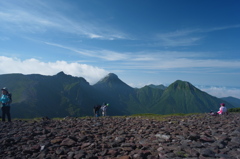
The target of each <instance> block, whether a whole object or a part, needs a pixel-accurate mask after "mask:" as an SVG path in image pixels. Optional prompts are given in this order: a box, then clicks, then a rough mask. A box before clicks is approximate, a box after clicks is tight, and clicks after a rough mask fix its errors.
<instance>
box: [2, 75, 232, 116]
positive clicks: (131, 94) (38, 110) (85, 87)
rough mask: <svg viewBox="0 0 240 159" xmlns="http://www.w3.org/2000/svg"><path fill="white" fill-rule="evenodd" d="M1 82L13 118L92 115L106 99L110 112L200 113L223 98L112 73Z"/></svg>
mask: <svg viewBox="0 0 240 159" xmlns="http://www.w3.org/2000/svg"><path fill="white" fill-rule="evenodd" d="M0 84H1V87H8V88H9V90H10V91H11V92H12V97H13V103H12V110H11V112H12V116H13V117H16V118H35V117H42V116H48V117H65V116H92V114H93V111H92V108H93V106H94V105H96V104H102V103H105V102H107V103H110V106H109V108H108V114H109V115H131V114H141V113H154V114H172V113H196V112H198V113H201V112H209V111H210V110H214V111H217V110H218V108H219V104H220V103H222V102H225V101H223V100H221V99H219V98H216V97H213V96H211V95H209V94H207V93H205V92H203V91H201V90H199V89H197V88H196V87H194V86H193V85H192V84H190V83H189V82H185V81H180V80H178V81H176V82H174V83H172V84H171V85H170V86H168V87H166V88H164V87H162V86H161V87H155V86H152V85H150V86H145V87H143V88H140V89H135V88H132V87H130V86H128V85H127V84H126V83H124V82H123V81H121V80H120V79H119V78H118V76H117V75H115V74H113V73H110V74H109V75H108V76H106V77H105V78H103V79H102V80H100V81H99V82H98V83H96V84H95V85H93V86H91V85H89V83H88V82H87V81H86V80H85V79H84V78H81V77H73V76H70V75H66V74H64V73H63V72H60V73H58V74H56V75H54V76H43V75H38V74H32V75H22V74H7V75H0ZM225 103H226V104H227V107H228V108H232V107H233V106H232V105H231V104H229V103H228V102H225Z"/></svg>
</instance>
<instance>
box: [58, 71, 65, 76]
mask: <svg viewBox="0 0 240 159" xmlns="http://www.w3.org/2000/svg"><path fill="white" fill-rule="evenodd" d="M56 75H57V76H65V75H66V74H65V73H64V72H63V71H61V72H59V73H57V74H56Z"/></svg>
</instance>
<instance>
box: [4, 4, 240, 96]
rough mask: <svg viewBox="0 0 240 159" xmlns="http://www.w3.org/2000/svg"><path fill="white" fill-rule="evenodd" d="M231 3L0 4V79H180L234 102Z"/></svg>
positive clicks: (235, 45)
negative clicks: (60, 76) (5, 76)
mask: <svg viewBox="0 0 240 159" xmlns="http://www.w3.org/2000/svg"><path fill="white" fill-rule="evenodd" d="M239 6H240V1H238V0H225V1H222V0H211V1H209V0H199V1H197V0H196V1H192V0H151V1H147V0H114V1H113V0H88V1H86V0H78V1H69V0H21V1H19V0H9V1H0V61H1V62H0V74H8V73H23V74H32V73H39V74H43V75H54V74H56V73H58V72H60V71H64V72H65V73H66V74H70V75H73V76H78V77H84V78H85V79H86V80H87V81H88V82H89V83H90V84H94V83H95V82H97V81H98V80H100V79H101V78H103V77H104V76H106V75H107V74H108V73H110V72H111V73H115V74H117V75H118V77H119V78H120V79H121V80H123V81H124V82H125V83H127V84H129V85H130V86H132V87H142V86H144V85H148V84H164V85H169V84H171V83H172V82H174V81H176V80H178V79H180V80H184V81H188V82H190V83H192V84H193V85H195V86H197V87H198V88H201V90H203V91H206V92H208V93H210V94H211V95H214V96H217V97H226V96H233V97H237V98H240V83H239V81H240V53H239V50H240V40H239V37H240V16H239V15H240V8H239Z"/></svg>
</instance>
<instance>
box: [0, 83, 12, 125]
mask: <svg viewBox="0 0 240 159" xmlns="http://www.w3.org/2000/svg"><path fill="white" fill-rule="evenodd" d="M0 101H1V103H2V121H5V116H6V115H7V118H8V122H11V114H10V104H11V102H12V97H11V93H9V92H8V89H7V88H6V87H4V88H2V96H1V98H0Z"/></svg>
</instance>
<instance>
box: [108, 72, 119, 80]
mask: <svg viewBox="0 0 240 159" xmlns="http://www.w3.org/2000/svg"><path fill="white" fill-rule="evenodd" d="M107 77H108V78H112V79H116V78H118V76H117V75H116V74H114V73H109V74H108V75H107Z"/></svg>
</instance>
